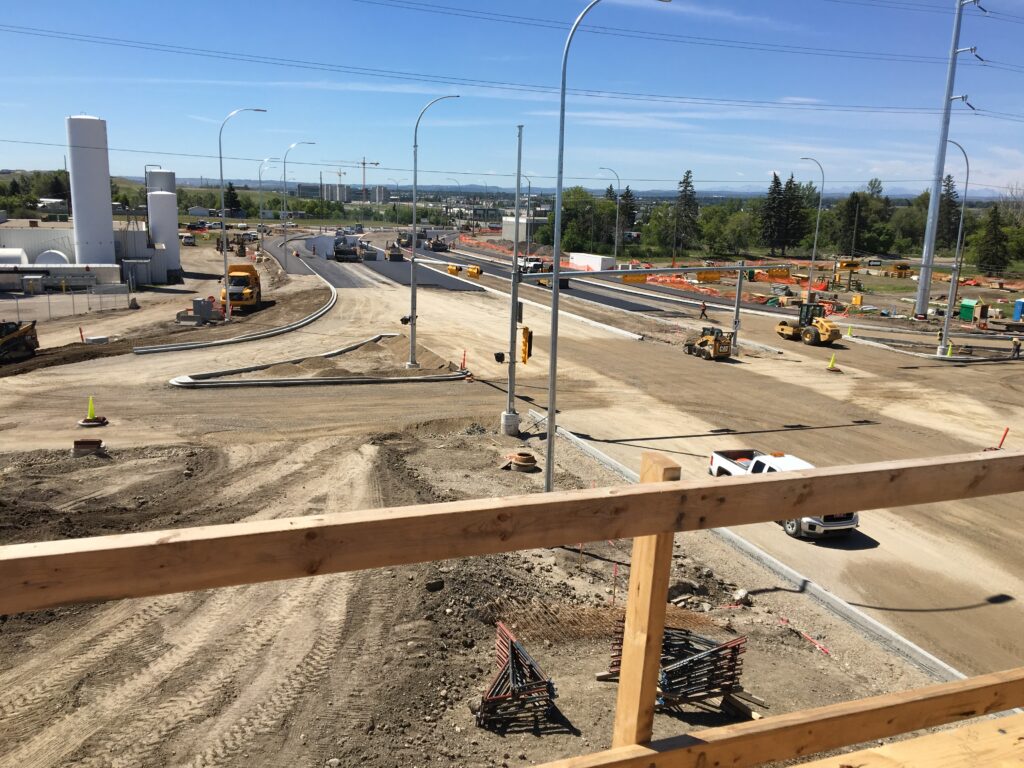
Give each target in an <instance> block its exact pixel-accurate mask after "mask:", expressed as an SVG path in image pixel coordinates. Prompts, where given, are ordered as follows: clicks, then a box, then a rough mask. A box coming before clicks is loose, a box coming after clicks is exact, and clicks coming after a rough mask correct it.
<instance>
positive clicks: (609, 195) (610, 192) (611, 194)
mask: <svg viewBox="0 0 1024 768" xmlns="http://www.w3.org/2000/svg"><path fill="white" fill-rule="evenodd" d="M615 197H616V195H615V187H613V186H612V185H611V184H609V185H608V189H606V190H605V191H604V199H605V200H614V199H615Z"/></svg>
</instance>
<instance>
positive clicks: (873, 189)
mask: <svg viewBox="0 0 1024 768" xmlns="http://www.w3.org/2000/svg"><path fill="white" fill-rule="evenodd" d="M881 196H882V180H881V179H878V178H874V179H869V180H868V197H879V198H880V197H881Z"/></svg>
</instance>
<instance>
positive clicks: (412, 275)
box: [405, 94, 459, 368]
mask: <svg viewBox="0 0 1024 768" xmlns="http://www.w3.org/2000/svg"><path fill="white" fill-rule="evenodd" d="M457 98H459V97H458V95H457V94H452V95H450V96H439V97H437V98H436V99H434V100H433V101H431V102H430V103H429V104H427V106H425V107H424V108H423V109H421V110H420V114H419V117H417V118H416V126H415V127H414V128H413V129H412V243H411V245H412V258H411V259H409V288H410V295H409V362H407V363H406V364H405V367H406V368H419V367H420V364H419V363H417V362H416V184H417V183H418V176H419V133H420V120H422V119H423V114H424V113H425V112H426V111H427V110H428V109H430V108H431V107H432V106H434V105H435V104H437V102H439V101H444V100H445V99H457Z"/></svg>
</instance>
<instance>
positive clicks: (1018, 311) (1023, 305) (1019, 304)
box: [1013, 299, 1024, 323]
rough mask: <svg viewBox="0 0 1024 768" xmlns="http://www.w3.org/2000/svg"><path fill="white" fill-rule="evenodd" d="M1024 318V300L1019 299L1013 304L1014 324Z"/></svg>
mask: <svg viewBox="0 0 1024 768" xmlns="http://www.w3.org/2000/svg"><path fill="white" fill-rule="evenodd" d="M1022 317H1024V299H1017V300H1016V301H1015V302H1013V322H1015V323H1019V322H1020V321H1021V318H1022Z"/></svg>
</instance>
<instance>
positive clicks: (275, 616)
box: [75, 585, 324, 768]
mask: <svg viewBox="0 0 1024 768" xmlns="http://www.w3.org/2000/svg"><path fill="white" fill-rule="evenodd" d="M267 589H268V588H267V587H266V586H265V585H260V586H259V587H250V588H240V591H243V590H244V591H245V592H247V593H248V594H246V595H236V597H245V598H247V599H245V600H239V601H238V602H239V603H240V605H239V607H240V608H241V607H243V606H245V604H246V603H249V604H255V603H260V604H265V603H266V602H267V600H268V599H273V600H275V602H276V608H275V609H274V610H273V611H271V612H270V613H266V614H261V615H259V616H258V618H254V619H251V620H250V621H248V622H246V623H245V624H244V625H242V626H241V627H240V628H239V630H238V633H237V641H236V643H233V644H230V645H228V646H227V647H224V648H219V649H218V650H217V653H216V655H217V661H216V664H215V665H214V666H213V667H212V668H211V669H209V670H206V671H204V673H203V674H202V676H201V677H200V678H198V679H195V680H192V681H191V682H192V684H191V685H189V686H187V687H186V688H184V689H182V690H181V692H180V693H176V694H174V695H172V696H170V697H166V698H164V700H163V703H162V704H159V705H158V706H156V707H154V708H152V709H147V710H146V712H145V714H143V715H141V716H133V717H131V719H130V722H127V723H120V724H118V727H117V730H116V731H115V732H114V733H112V734H111V736H110V737H109V738H106V739H103V740H102V741H100V742H99V743H98V744H97V745H96V746H95V747H93V748H92V749H90V752H91V753H92V754H90V755H89V756H87V757H85V758H82V759H79V760H75V765H79V766H81V767H82V768H107V767H108V766H109V767H111V768H113V767H115V766H116V767H117V768H134V767H135V766H139V765H143V764H145V760H146V759H147V758H149V757H151V756H152V755H153V753H154V752H155V751H156V750H157V749H159V747H160V746H161V745H162V744H163V743H164V742H165V741H167V739H168V738H169V737H170V736H171V735H172V734H173V733H174V732H175V731H177V730H178V729H180V728H182V727H184V726H185V725H186V724H188V723H189V722H190V721H192V720H193V719H195V718H197V717H199V716H201V715H202V713H203V712H204V711H206V709H207V708H208V707H209V706H210V704H211V702H213V701H214V700H215V699H216V698H217V697H218V696H219V695H221V693H222V691H223V690H224V689H225V687H226V686H227V685H229V684H230V683H231V682H233V681H235V680H236V679H237V678H238V676H239V674H240V673H241V672H242V671H243V670H244V669H245V668H246V667H247V666H249V665H250V664H252V663H253V662H254V661H255V660H257V657H258V656H259V655H260V654H262V653H263V652H264V651H265V650H266V649H267V648H268V647H269V646H270V645H271V644H272V643H273V642H274V641H275V640H276V638H277V637H278V636H279V635H280V633H281V631H282V627H283V626H286V625H287V624H288V623H289V619H290V618H293V617H295V616H296V615H298V614H299V613H300V612H301V611H303V610H304V609H306V608H308V607H309V606H310V605H315V604H316V603H317V602H319V600H320V598H321V597H322V593H323V591H324V590H323V588H320V589H316V590H311V589H303V588H302V587H299V586H292V587H290V588H288V589H286V590H285V591H283V592H282V593H281V594H280V595H277V596H274V597H273V598H271V597H269V596H268V595H267V594H266V592H267ZM246 607H249V606H246ZM246 612H247V611H246ZM161 696H166V693H165V692H163V691H161ZM129 714H131V713H129ZM87 746H88V745H87Z"/></svg>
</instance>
